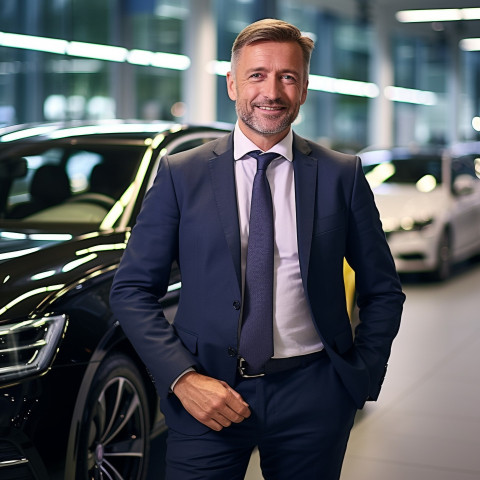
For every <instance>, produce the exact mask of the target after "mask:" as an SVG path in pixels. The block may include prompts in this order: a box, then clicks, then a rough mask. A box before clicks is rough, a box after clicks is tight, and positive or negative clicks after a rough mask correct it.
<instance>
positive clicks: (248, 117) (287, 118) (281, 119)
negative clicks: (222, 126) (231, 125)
mask: <svg viewBox="0 0 480 480" xmlns="http://www.w3.org/2000/svg"><path fill="white" fill-rule="evenodd" d="M254 109H255V107H252V110H250V111H247V110H246V109H245V108H243V107H242V106H240V105H239V104H238V102H236V103H235V110H236V112H237V116H238V118H240V120H242V122H243V123H244V124H245V125H247V127H249V128H251V129H252V130H254V131H255V132H258V133H260V134H262V135H276V134H277V133H280V132H283V131H284V130H286V129H287V128H290V125H291V124H292V123H293V122H294V121H295V119H296V118H297V116H298V111H299V110H298V109H297V110H296V111H293V112H288V113H287V114H285V113H283V112H282V113H281V114H280V115H278V116H277V117H278V122H277V123H275V122H274V121H273V120H274V119H275V115H272V116H271V119H270V120H265V121H264V120H263V119H261V118H259V117H258V116H257V115H255V110H254Z"/></svg>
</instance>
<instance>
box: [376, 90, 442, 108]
mask: <svg viewBox="0 0 480 480" xmlns="http://www.w3.org/2000/svg"><path fill="white" fill-rule="evenodd" d="M384 94H385V96H386V97H387V98H388V99H389V100H391V101H392V102H404V103H415V104H417V105H430V106H431V105H436V103H437V95H436V94H435V93H434V92H429V91H425V90H416V89H413V88H403V87H392V86H390V87H385V90H384Z"/></svg>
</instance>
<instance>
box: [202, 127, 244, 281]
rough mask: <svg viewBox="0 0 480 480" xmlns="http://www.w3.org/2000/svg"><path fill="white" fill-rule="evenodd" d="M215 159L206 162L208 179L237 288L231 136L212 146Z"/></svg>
mask: <svg viewBox="0 0 480 480" xmlns="http://www.w3.org/2000/svg"><path fill="white" fill-rule="evenodd" d="M214 153H215V155H216V156H215V157H213V158H211V159H210V160H209V162H208V166H209V169H210V178H211V180H212V186H213V192H214V196H215V202H216V206H217V211H218V214H219V217H220V222H221V224H222V227H223V231H224V233H225V239H226V241H227V244H228V247H229V249H230V253H231V255H232V260H233V264H234V267H235V272H236V274H237V280H238V285H239V287H240V286H241V284H242V280H241V260H240V229H239V222H238V210H237V195H236V186H235V169H234V160H233V134H230V135H226V136H225V137H222V138H220V139H219V141H218V142H216V144H215V146H214Z"/></svg>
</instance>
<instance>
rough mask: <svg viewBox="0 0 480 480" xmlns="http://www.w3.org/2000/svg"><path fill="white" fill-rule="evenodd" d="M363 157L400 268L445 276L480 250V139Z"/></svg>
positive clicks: (372, 151)
mask: <svg viewBox="0 0 480 480" xmlns="http://www.w3.org/2000/svg"><path fill="white" fill-rule="evenodd" d="M360 157H361V159H362V163H363V167H364V171H365V173H366V176H367V179H368V181H369V183H370V185H371V187H372V189H373V192H374V195H375V199H376V203H377V207H378V209H379V211H380V217H381V219H382V224H383V228H384V231H385V233H386V235H387V239H388V242H389V245H390V248H391V251H392V255H393V257H394V259H395V264H396V267H397V270H398V272H400V273H407V272H429V273H431V274H432V275H433V276H434V278H436V279H438V280H444V279H446V278H447V277H448V276H449V275H450V273H451V267H452V265H453V264H454V263H457V262H460V261H462V260H465V259H467V258H470V257H472V256H474V255H476V254H478V253H480V142H478V143H475V142H472V143H464V144H459V145H456V146H454V147H452V148H450V149H444V150H440V149H418V148H417V149H415V148H391V149H384V150H369V151H364V152H362V153H360Z"/></svg>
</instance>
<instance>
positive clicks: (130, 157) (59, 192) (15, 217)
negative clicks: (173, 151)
mask: <svg viewBox="0 0 480 480" xmlns="http://www.w3.org/2000/svg"><path fill="white" fill-rule="evenodd" d="M144 152H145V144H144V143H143V142H141V143H134V144H125V145H117V144H109V143H108V142H103V143H101V144H100V143H98V144H82V145H80V144H78V143H75V142H69V143H64V144H62V143H48V144H43V143H37V144H27V143H26V144H24V145H22V146H20V147H19V146H16V147H15V149H14V150H13V151H3V152H2V151H0V218H1V219H4V220H8V221H9V222H11V221H18V222H21V223H22V224H29V223H32V222H35V223H52V222H55V223H57V224H58V223H65V224H66V223H70V224H71V223H89V224H92V225H100V224H101V222H102V221H103V219H104V218H105V217H106V215H107V213H108V212H109V211H110V210H111V209H112V207H114V205H115V204H116V202H117V201H118V200H119V199H120V198H121V197H122V195H123V194H124V193H125V192H126V190H127V189H128V187H129V185H130V184H131V183H132V180H133V178H134V175H135V173H136V172H137V170H138V166H139V163H140V161H141V159H142V156H143V153H144Z"/></svg>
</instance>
